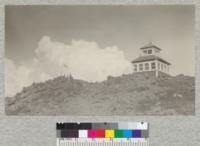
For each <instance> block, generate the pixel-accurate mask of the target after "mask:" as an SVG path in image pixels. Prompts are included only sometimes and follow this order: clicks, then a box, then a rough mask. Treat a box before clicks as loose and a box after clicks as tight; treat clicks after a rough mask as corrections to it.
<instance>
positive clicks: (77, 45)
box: [5, 5, 195, 96]
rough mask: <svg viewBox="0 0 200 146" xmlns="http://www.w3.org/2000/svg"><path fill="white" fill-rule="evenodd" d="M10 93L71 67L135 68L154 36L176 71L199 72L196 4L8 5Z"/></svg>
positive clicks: (111, 71)
mask: <svg viewBox="0 0 200 146" xmlns="http://www.w3.org/2000/svg"><path fill="white" fill-rule="evenodd" d="M5 14H6V15H5V57H6V94H7V96H12V95H14V94H15V93H16V92H19V90H21V89H22V87H24V86H28V85H30V84H31V83H32V82H39V81H44V80H47V79H49V78H52V77H55V76H58V75H60V74H65V73H70V74H72V75H73V77H75V78H77V79H82V80H86V81H90V82H95V81H103V80H105V79H106V78H107V76H109V75H111V76H119V75H122V74H127V73H131V72H132V71H131V63H130V61H132V60H134V59H135V58H137V57H138V56H139V48H140V47H142V46H144V45H146V44H148V43H149V42H150V41H151V42H152V43H153V44H155V45H156V46H158V47H160V48H161V49H162V51H161V57H162V58H164V59H165V60H167V61H168V62H170V63H171V64H172V66H171V70H170V73H171V74H172V75H178V74H185V75H191V76H194V73H195V69H194V67H195V62H194V60H195V51H194V47H195V46H194V44H195V39H194V36H195V30H194V6H189V5H187V6H186V5H174V6H172V5H170V6H167V5H165V6H159V5H157V6H6V13H5Z"/></svg>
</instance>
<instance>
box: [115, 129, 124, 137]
mask: <svg viewBox="0 0 200 146" xmlns="http://www.w3.org/2000/svg"><path fill="white" fill-rule="evenodd" d="M115 138H123V130H115Z"/></svg>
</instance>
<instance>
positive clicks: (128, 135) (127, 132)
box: [123, 130, 132, 138]
mask: <svg viewBox="0 0 200 146" xmlns="http://www.w3.org/2000/svg"><path fill="white" fill-rule="evenodd" d="M123 137H124V138H131V137H132V130H123Z"/></svg>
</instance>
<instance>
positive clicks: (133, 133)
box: [132, 130, 142, 138]
mask: <svg viewBox="0 0 200 146" xmlns="http://www.w3.org/2000/svg"><path fill="white" fill-rule="evenodd" d="M132 136H133V137H135V138H140V137H142V132H141V130H133V131H132Z"/></svg>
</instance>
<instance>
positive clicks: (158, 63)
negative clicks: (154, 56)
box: [158, 62, 160, 70]
mask: <svg viewBox="0 0 200 146" xmlns="http://www.w3.org/2000/svg"><path fill="white" fill-rule="evenodd" d="M158 70H160V63H159V62H158Z"/></svg>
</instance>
